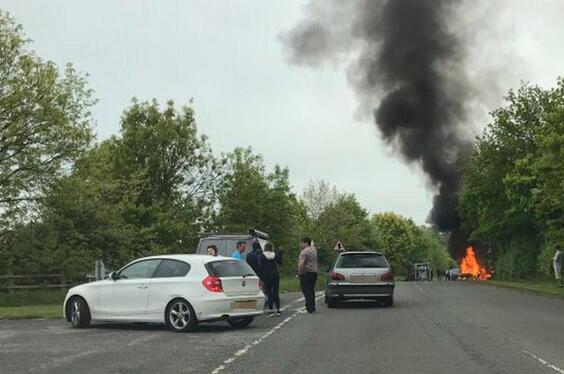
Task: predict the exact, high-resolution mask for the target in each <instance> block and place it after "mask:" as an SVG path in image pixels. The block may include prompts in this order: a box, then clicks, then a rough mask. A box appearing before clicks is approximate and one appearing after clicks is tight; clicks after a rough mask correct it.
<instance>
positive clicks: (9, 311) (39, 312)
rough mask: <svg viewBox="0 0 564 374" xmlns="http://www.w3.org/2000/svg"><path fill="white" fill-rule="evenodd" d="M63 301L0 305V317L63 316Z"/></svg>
mask: <svg viewBox="0 0 564 374" xmlns="http://www.w3.org/2000/svg"><path fill="white" fill-rule="evenodd" d="M61 305H62V303H61V304H56V305H26V306H7V307H0V319H29V318H61V317H62V311H61V308H62V306H61Z"/></svg>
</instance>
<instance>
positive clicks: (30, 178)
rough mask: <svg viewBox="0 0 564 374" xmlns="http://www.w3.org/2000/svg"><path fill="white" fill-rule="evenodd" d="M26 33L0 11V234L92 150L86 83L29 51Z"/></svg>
mask: <svg viewBox="0 0 564 374" xmlns="http://www.w3.org/2000/svg"><path fill="white" fill-rule="evenodd" d="M28 46H29V41H28V40H27V39H25V37H24V35H23V31H22V27H21V26H20V25H18V24H16V23H15V21H14V20H13V19H12V18H10V17H9V16H8V15H6V14H5V13H3V12H2V11H0V229H2V228H6V227H7V226H8V225H9V224H15V223H16V221H15V219H17V217H19V216H21V215H22V214H24V213H25V212H26V208H29V207H30V206H31V207H33V206H34V203H35V202H36V201H37V200H38V199H40V198H41V197H42V196H43V193H44V191H45V188H46V187H47V186H48V185H49V184H50V183H52V182H53V181H54V180H55V179H56V178H57V177H60V176H61V175H62V174H63V173H64V171H65V169H66V167H67V166H68V165H69V164H72V162H73V161H74V160H75V159H76V158H77V157H79V156H80V155H81V154H82V153H83V152H84V151H85V150H86V149H87V147H88V145H89V143H90V141H91V139H92V133H91V122H92V120H91V116H90V108H91V107H92V105H93V104H94V102H95V100H94V99H93V98H92V90H90V89H88V88H87V87H86V79H85V78H84V77H83V76H81V75H80V74H78V73H77V72H76V71H75V70H74V68H73V67H72V66H71V65H67V66H66V68H65V69H64V71H63V72H62V73H61V72H59V69H58V68H57V66H56V65H55V64H53V63H52V62H45V61H43V60H42V59H40V58H39V57H37V56H36V55H35V54H34V53H33V52H32V51H30V50H29V49H28Z"/></svg>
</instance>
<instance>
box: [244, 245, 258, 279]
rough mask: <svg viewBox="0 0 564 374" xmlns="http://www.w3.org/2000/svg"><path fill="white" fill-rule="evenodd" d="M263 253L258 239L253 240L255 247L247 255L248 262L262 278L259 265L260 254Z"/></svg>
mask: <svg viewBox="0 0 564 374" xmlns="http://www.w3.org/2000/svg"><path fill="white" fill-rule="evenodd" d="M261 253H262V248H261V246H260V243H259V242H258V240H256V241H255V242H253V249H252V250H251V252H250V253H249V254H248V255H247V264H249V266H250V267H251V268H252V269H253V271H254V272H255V273H256V274H257V275H258V276H259V278H261V279H262V277H261V276H260V269H259V267H258V256H259V255H260V254H261Z"/></svg>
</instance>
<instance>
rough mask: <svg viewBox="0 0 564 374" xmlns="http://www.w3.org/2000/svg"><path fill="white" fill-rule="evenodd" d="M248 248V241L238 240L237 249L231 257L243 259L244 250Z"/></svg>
mask: <svg viewBox="0 0 564 374" xmlns="http://www.w3.org/2000/svg"><path fill="white" fill-rule="evenodd" d="M246 250H247V243H245V242H243V241H241V242H237V249H235V251H234V252H233V253H231V258H234V259H237V260H242V259H243V252H245V251H246Z"/></svg>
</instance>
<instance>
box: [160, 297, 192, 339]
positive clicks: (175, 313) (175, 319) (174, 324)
mask: <svg viewBox="0 0 564 374" xmlns="http://www.w3.org/2000/svg"><path fill="white" fill-rule="evenodd" d="M165 316H166V324H167V325H168V327H169V328H170V329H171V330H172V331H175V332H187V331H191V330H193V329H194V328H195V327H196V326H197V325H198V320H197V318H196V313H194V308H192V306H191V305H190V303H189V302H188V301H186V300H184V299H175V300H172V301H171V302H170V303H169V304H168V307H167V308H166V312H165Z"/></svg>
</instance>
